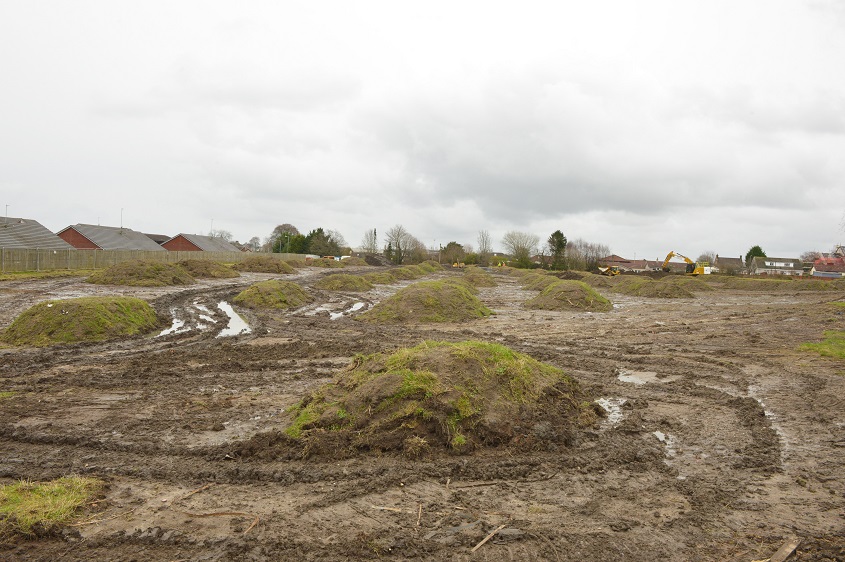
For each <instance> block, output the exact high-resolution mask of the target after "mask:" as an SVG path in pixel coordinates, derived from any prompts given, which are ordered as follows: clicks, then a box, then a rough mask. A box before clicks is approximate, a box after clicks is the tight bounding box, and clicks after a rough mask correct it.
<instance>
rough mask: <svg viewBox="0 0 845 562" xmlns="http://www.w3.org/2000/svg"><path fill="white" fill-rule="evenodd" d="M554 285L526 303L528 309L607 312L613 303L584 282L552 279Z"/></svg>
mask: <svg viewBox="0 0 845 562" xmlns="http://www.w3.org/2000/svg"><path fill="white" fill-rule="evenodd" d="M552 279H554V283H552V284H551V285H548V286H547V287H546V288H545V289H543V290H542V291H541V292H540V294H539V295H537V296H536V297H534V298H533V299H530V300H528V301H527V302H526V303H525V306H526V307H527V308H534V309H539V310H587V311H591V312H607V311H609V310H612V309H613V303H611V302H610V301H609V300H607V299H606V298H604V297H603V296H601V295H600V294H598V293H597V292H596V291H595V290H594V289H593V288H592V287H590V286H589V285H587V284H586V283H584V282H583V281H564V280H560V279H557V278H556V277H552Z"/></svg>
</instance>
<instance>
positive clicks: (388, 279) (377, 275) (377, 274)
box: [362, 271, 396, 285]
mask: <svg viewBox="0 0 845 562" xmlns="http://www.w3.org/2000/svg"><path fill="white" fill-rule="evenodd" d="M362 277H363V278H364V279H366V280H367V281H369V282H370V283H372V284H373V285H391V284H393V283H396V278H395V277H394V276H393V275H392V274H391V273H390V272H389V271H373V272H372V273H365V274H364V275H362Z"/></svg>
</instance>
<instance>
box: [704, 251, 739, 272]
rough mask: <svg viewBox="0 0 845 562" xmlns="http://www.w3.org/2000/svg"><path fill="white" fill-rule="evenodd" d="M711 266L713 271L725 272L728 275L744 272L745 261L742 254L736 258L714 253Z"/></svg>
mask: <svg viewBox="0 0 845 562" xmlns="http://www.w3.org/2000/svg"><path fill="white" fill-rule="evenodd" d="M712 267H713V273H727V274H729V275H730V274H738V273H745V272H746V269H745V261H744V260H743V259H742V256H740V257H738V258H724V257H722V256H720V255H719V254H716V258H715V259H714V260H713V266H712Z"/></svg>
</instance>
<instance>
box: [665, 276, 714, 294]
mask: <svg viewBox="0 0 845 562" xmlns="http://www.w3.org/2000/svg"><path fill="white" fill-rule="evenodd" d="M704 277H707V276H704ZM661 281H662V282H664V283H672V284H673V285H678V286H679V287H683V288H684V289H686V290H687V291H693V292H696V291H697V292H702V293H703V292H707V291H715V289H714V288H713V287H711V286H710V284H709V283H707V282H705V281H704V279H702V278H701V277H687V276H686V275H683V276H681V275H673V276H669V277H663V278H662V279H661Z"/></svg>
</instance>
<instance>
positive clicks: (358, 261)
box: [343, 256, 370, 266]
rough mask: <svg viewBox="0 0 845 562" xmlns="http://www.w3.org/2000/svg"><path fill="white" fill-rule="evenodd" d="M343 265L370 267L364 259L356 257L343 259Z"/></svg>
mask: <svg viewBox="0 0 845 562" xmlns="http://www.w3.org/2000/svg"><path fill="white" fill-rule="evenodd" d="M343 265H344V266H346V265H370V264H368V263H367V260H365V259H364V258H358V257H355V256H352V257H348V258H343Z"/></svg>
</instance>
